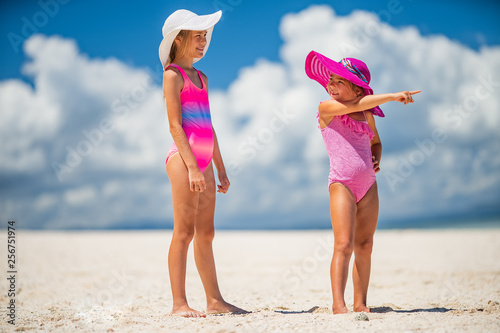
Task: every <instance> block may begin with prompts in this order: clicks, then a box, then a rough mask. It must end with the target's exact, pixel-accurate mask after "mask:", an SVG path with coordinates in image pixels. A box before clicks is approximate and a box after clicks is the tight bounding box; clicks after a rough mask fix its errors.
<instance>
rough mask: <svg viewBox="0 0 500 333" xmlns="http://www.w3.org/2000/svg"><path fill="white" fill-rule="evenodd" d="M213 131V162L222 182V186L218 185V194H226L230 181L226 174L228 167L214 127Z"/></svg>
mask: <svg viewBox="0 0 500 333" xmlns="http://www.w3.org/2000/svg"><path fill="white" fill-rule="evenodd" d="M212 131H213V132H214V154H213V157H212V160H213V161H214V165H215V168H216V169H217V176H218V178H219V181H220V185H217V188H218V189H217V192H221V193H226V192H227V190H228V189H229V185H231V184H230V182H229V179H228V178H227V174H226V167H225V166H224V162H223V161H222V155H221V153H220V149H219V141H218V140H217V134H215V130H214V128H213V127H212Z"/></svg>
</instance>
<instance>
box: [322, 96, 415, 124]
mask: <svg viewBox="0 0 500 333" xmlns="http://www.w3.org/2000/svg"><path fill="white" fill-rule="evenodd" d="M419 92H420V90H414V91H401V92H398V93H392V94H378V95H365V96H360V97H356V98H355V99H353V100H350V101H347V102H338V101H336V100H334V99H331V100H328V101H324V102H322V103H321V104H320V105H319V114H320V116H321V117H322V118H323V119H327V118H333V117H334V116H340V115H343V114H349V113H354V112H359V111H365V110H369V109H371V108H374V107H376V106H378V105H380V104H384V103H387V102H392V101H397V102H402V103H404V104H408V103H413V102H414V101H413V98H412V95H415V94H418V93H419Z"/></svg>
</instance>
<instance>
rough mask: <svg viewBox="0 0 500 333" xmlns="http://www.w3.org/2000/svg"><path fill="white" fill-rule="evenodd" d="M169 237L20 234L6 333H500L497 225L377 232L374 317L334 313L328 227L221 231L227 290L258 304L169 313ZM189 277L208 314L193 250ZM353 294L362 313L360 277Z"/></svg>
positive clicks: (197, 304) (192, 293)
mask: <svg viewBox="0 0 500 333" xmlns="http://www.w3.org/2000/svg"><path fill="white" fill-rule="evenodd" d="M170 237H171V233H170V231H126V232H116V231H113V232H34V231H23V230H20V231H18V233H17V248H16V251H17V253H16V254H17V257H18V259H19V260H18V262H17V267H16V268H17V271H18V273H17V276H16V279H17V281H16V282H17V285H16V291H17V294H16V297H15V300H16V321H15V326H14V325H10V324H8V323H7V319H6V318H8V317H7V308H6V306H7V305H8V302H9V300H10V298H9V297H8V296H7V289H8V288H9V285H8V281H7V279H6V278H5V277H2V279H1V282H0V304H1V309H0V315H1V318H2V320H1V322H0V332H14V331H33V332H219V333H223V332H252V333H253V332H415V331H424V332H500V259H499V254H500V230H499V229H493V230H491V229H490V230H424V231H416V230H408V231H384V230H380V231H377V233H376V239H375V248H374V253H373V263H372V275H371V281H370V288H369V294H368V306H369V307H371V308H372V310H373V311H374V312H373V313H370V314H368V315H367V316H363V315H359V314H357V313H353V312H351V313H348V314H344V315H332V314H331V312H330V308H331V305H332V304H331V303H332V299H331V290H330V279H329V265H330V259H331V251H332V244H333V236H332V233H331V231H328V230H326V231H286V232H282V231H279V232H274V231H267V232H260V231H259V232H245V231H217V234H216V239H215V242H214V252H215V258H216V263H217V270H218V277H219V284H220V288H221V291H222V293H223V295H224V297H225V299H226V300H227V301H229V302H231V303H233V304H235V305H237V306H240V307H243V308H245V309H247V310H249V311H252V312H251V313H250V314H247V315H210V316H207V318H201V319H186V318H180V317H174V316H170V315H169V312H170V309H171V301H172V299H171V295H170V286H169V280H168V270H167V251H168V245H169V242H170ZM6 239H7V236H6V234H5V233H0V244H1V248H0V265H1V266H2V271H3V272H4V274H5V275H6V274H7V273H6V272H7V268H6V267H7V259H6V257H7V253H6V247H7V246H6ZM5 275H4V276H5ZM186 284H187V294H188V298H189V301H190V305H191V306H192V307H193V308H196V309H199V310H204V308H205V297H204V293H203V288H202V285H201V282H200V279H199V277H198V274H197V272H196V268H195V265H194V260H193V257H192V250H190V254H189V260H188V274H187V281H186ZM346 301H347V303H348V307H350V308H351V309H352V280H350V279H349V281H348V286H347V291H346Z"/></svg>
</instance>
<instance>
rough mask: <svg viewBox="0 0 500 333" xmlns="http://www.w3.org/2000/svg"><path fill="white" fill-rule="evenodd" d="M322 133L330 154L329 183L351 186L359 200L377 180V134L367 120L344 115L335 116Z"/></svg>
mask: <svg viewBox="0 0 500 333" xmlns="http://www.w3.org/2000/svg"><path fill="white" fill-rule="evenodd" d="M316 117H318V118H319V114H318V115H317V116H316ZM365 119H366V118H365ZM321 134H322V136H323V141H324V142H325V147H326V150H327V152H328V156H329V157H330V175H329V177H328V180H329V183H328V186H330V185H331V184H332V183H341V184H343V185H345V186H347V188H349V189H350V190H351V192H352V193H353V195H354V198H355V199H356V202H359V201H360V200H361V199H362V198H363V197H364V196H365V194H366V192H368V190H369V189H370V188H371V187H372V185H373V183H374V182H375V180H376V179H375V171H374V170H373V163H372V152H371V147H370V140H371V139H372V138H373V136H374V134H373V132H372V130H371V128H370V126H369V125H368V123H367V122H366V121H357V120H354V119H352V118H351V117H349V116H348V115H341V116H335V117H333V119H332V121H331V122H330V123H329V124H328V126H326V127H325V128H322V129H321Z"/></svg>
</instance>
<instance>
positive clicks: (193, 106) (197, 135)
mask: <svg viewBox="0 0 500 333" xmlns="http://www.w3.org/2000/svg"><path fill="white" fill-rule="evenodd" d="M170 66H172V67H175V68H176V69H177V70H178V71H179V72H180V73H181V75H182V78H183V79H184V87H183V88H182V91H181V110H182V129H183V130H184V133H186V137H187V139H188V142H189V146H190V147H191V151H192V152H193V155H194V157H195V158H196V162H197V163H198V167H199V168H200V171H201V172H204V171H205V169H206V168H207V167H208V165H209V164H210V162H211V161H212V156H213V152H214V133H213V128H212V120H211V119H212V118H211V117H210V107H209V104H208V91H207V87H206V86H205V82H204V81H203V78H202V77H201V74H200V72H198V70H196V72H197V73H198V77H199V78H200V80H201V84H202V87H201V88H198V87H197V86H196V85H195V84H194V83H193V82H191V80H190V79H189V77H188V76H187V75H186V73H185V72H184V70H183V69H182V68H180V67H179V66H177V65H176V64H171V65H170ZM170 66H169V67H170ZM167 68H168V67H167ZM167 68H165V70H166V69H167ZM177 152H179V150H178V149H177V146H176V145H175V142H174V143H173V144H172V147H171V148H170V151H169V152H168V155H167V160H166V161H165V163H167V162H168V159H169V158H170V156H172V155H174V154H175V153H177Z"/></svg>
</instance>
